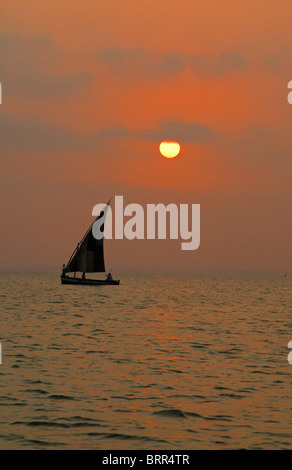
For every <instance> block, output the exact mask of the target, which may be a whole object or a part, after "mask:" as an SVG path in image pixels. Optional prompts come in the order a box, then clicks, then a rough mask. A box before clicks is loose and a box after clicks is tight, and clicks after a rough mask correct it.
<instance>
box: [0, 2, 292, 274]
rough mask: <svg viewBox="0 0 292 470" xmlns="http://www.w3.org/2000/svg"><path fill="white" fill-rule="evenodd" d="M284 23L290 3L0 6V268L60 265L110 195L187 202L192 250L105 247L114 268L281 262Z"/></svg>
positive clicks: (286, 249) (287, 249) (285, 218)
mask: <svg viewBox="0 0 292 470" xmlns="http://www.w3.org/2000/svg"><path fill="white" fill-rule="evenodd" d="M290 17H291V0H279V1H278V2H275V1H267V0H265V1H262V0H258V1H257V2H254V1H250V0H246V1H244V2H239V1H238V0H222V1H220V2H218V0H206V1H205V2H202V1H196V0H183V1H179V0H156V1H154V0H148V1H144V0H140V1H139V2H138V1H136V0H123V1H120V0H107V1H106V2H101V1H97V0H82V1H81V0H75V1H73V0H72V1H71V2H67V1H66V2H65V1H62V0H58V1H56V0H51V1H50V2H40V1H39V0H30V1H20V0H18V1H14V0H11V1H10V2H6V4H5V5H4V6H1V33H0V57H1V68H0V81H1V83H2V87H3V104H2V105H1V106H0V134H1V138H0V155H1V173H0V175H1V176H0V177H1V202H2V204H1V206H2V211H1V215H2V223H1V225H0V237H1V247H0V267H10V268H13V267H26V266H27V267H28V266H30V267H31V266H32V267H42V266H59V265H62V264H63V262H65V261H66V260H67V258H68V257H69V255H70V254H71V251H72V250H73V248H74V246H75V244H76V242H77V241H79V239H80V238H81V237H82V234H83V230H85V229H86V228H87V226H88V224H89V222H90V221H91V211H92V208H93V206H94V205H95V204H97V203H100V202H104V201H107V200H108V198H109V197H110V196H111V195H114V194H122V195H124V198H125V200H126V203H127V202H138V203H142V204H144V205H145V204H147V203H148V202H149V203H150V202H151V203H153V202H157V203H158V202H164V203H170V202H175V203H178V204H179V203H181V202H184V203H186V202H188V203H189V204H191V203H200V204H201V223H202V231H201V246H200V248H199V250H197V251H194V252H182V251H181V250H180V242H178V241H177V242H175V241H166V242H165V241H158V242H150V241H148V242H146V241H145V242H143V241H136V242H128V241H125V242H120V241H111V242H109V241H108V242H107V244H106V246H107V253H106V259H107V260H108V263H107V264H110V265H113V267H114V268H115V269H116V270H118V269H122V268H123V269H127V268H131V269H135V268H143V267H145V269H148V270H151V269H156V268H162V269H186V270H188V269H194V270H214V269H223V270H227V269H228V270H229V269H230V270H259V271H265V270H284V271H286V270H289V269H292V250H291V242H290V238H291V210H290V209H291V140H292V138H291V124H292V106H289V104H288V103H287V94H288V91H287V84H288V82H289V81H290V80H291V79H292V75H291V74H292V71H291V61H290V57H291V50H292V36H291V21H290ZM163 139H177V140H179V141H180V143H181V147H182V150H181V154H180V155H179V157H178V158H176V159H173V160H171V161H169V160H166V159H163V158H162V157H161V156H160V154H159V152H158V145H159V143H160V141H161V140H163Z"/></svg>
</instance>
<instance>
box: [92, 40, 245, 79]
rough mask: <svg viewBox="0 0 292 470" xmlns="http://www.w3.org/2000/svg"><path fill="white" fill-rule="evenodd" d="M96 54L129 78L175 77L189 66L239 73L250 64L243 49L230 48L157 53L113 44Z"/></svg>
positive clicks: (217, 73)
mask: <svg viewBox="0 0 292 470" xmlns="http://www.w3.org/2000/svg"><path fill="white" fill-rule="evenodd" d="M94 55H95V57H96V58H97V59H98V60H99V61H101V62H103V63H104V64H106V65H107V66H108V67H109V68H110V69H111V70H112V72H114V73H115V74H117V75H122V76H124V77H126V78H130V79H131V78H132V79H135V78H137V77H139V76H140V77H144V78H150V79H151V78H152V79H155V78H157V77H160V76H163V75H164V76H176V75H178V74H180V73H181V72H182V71H183V70H185V69H186V68H187V67H188V66H189V65H190V66H191V67H192V70H193V71H194V72H195V73H196V74H199V75H208V76H214V77H218V76H221V75H225V74H228V73H231V72H234V71H235V72H240V71H242V70H245V69H247V68H248V67H249V66H250V62H249V60H248V59H247V58H246V57H245V56H244V55H242V54H241V53H240V52H238V51H235V50H231V51H227V52H224V53H222V54H221V55H219V56H213V55H211V54H205V55H202V56H196V55H192V56H185V55H183V54H179V53H170V54H162V55H160V56H158V57H157V56H156V55H155V54H154V53H152V52H150V51H146V50H144V49H133V50H129V49H121V48H118V47H110V48H105V49H99V50H98V51H95V53H94Z"/></svg>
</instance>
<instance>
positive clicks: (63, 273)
mask: <svg viewBox="0 0 292 470" xmlns="http://www.w3.org/2000/svg"><path fill="white" fill-rule="evenodd" d="M62 277H66V266H65V264H63V268H62Z"/></svg>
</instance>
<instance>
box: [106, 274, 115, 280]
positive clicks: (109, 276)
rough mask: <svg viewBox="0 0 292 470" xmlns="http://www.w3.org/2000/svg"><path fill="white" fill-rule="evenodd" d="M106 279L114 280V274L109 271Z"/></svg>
mask: <svg viewBox="0 0 292 470" xmlns="http://www.w3.org/2000/svg"><path fill="white" fill-rule="evenodd" d="M106 280H107V281H112V280H113V276H112V275H111V273H108V275H107V276H106Z"/></svg>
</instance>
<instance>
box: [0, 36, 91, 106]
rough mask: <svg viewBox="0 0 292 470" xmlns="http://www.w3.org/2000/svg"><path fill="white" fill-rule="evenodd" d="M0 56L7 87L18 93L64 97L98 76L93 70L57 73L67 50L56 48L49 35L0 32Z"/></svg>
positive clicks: (7, 90)
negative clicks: (27, 36)
mask: <svg viewBox="0 0 292 470" xmlns="http://www.w3.org/2000/svg"><path fill="white" fill-rule="evenodd" d="M0 55H1V69H0V74H1V75H0V76H1V81H2V84H3V87H5V90H6V92H11V93H13V94H14V95H16V96H19V95H24V96H29V97H35V96H36V97H40V98H63V97H66V96H70V95H72V94H74V93H76V92H78V91H79V90H81V89H82V88H84V87H86V86H87V85H88V84H89V83H90V82H91V81H92V80H93V78H94V75H93V74H92V73H89V72H79V73H68V74H57V73H56V72H55V70H57V69H58V66H59V65H60V64H61V63H63V62H64V59H65V52H64V51H62V50H59V49H57V48H56V46H55V44H54V41H53V39H52V38H51V36H50V35H48V34H44V35H39V36H35V37H32V38H24V37H22V36H18V35H15V34H0ZM52 70H53V71H54V72H53V73H52Z"/></svg>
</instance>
